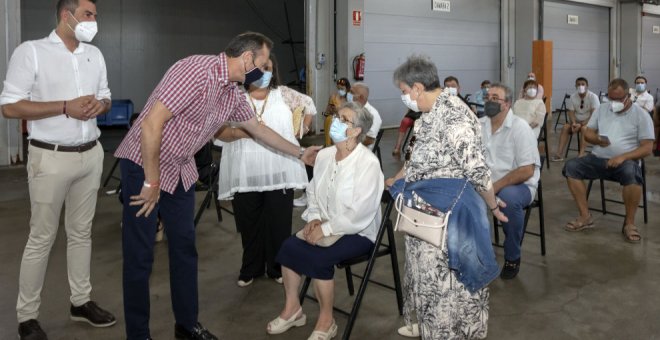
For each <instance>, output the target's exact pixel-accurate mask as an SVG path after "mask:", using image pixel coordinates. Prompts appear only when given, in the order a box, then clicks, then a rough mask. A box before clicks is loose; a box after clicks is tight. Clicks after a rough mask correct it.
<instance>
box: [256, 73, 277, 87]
mask: <svg viewBox="0 0 660 340" xmlns="http://www.w3.org/2000/svg"><path fill="white" fill-rule="evenodd" d="M272 78H273V72H270V71H266V72H264V75H263V76H261V78H259V79H258V80H255V81H254V82H253V83H252V85H254V86H256V87H258V88H261V89H265V88H267V87H268V85H270V80H271V79H272Z"/></svg>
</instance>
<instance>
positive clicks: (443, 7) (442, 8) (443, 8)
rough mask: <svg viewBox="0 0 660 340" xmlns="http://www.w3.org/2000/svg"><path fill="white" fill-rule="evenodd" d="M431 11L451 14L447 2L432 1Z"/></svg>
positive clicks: (449, 5) (445, 0)
mask: <svg viewBox="0 0 660 340" xmlns="http://www.w3.org/2000/svg"><path fill="white" fill-rule="evenodd" d="M432 4H433V5H432V9H433V10H434V11H439V12H451V2H450V1H449V0H433V2H432Z"/></svg>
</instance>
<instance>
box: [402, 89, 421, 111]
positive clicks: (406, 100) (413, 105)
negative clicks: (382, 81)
mask: <svg viewBox="0 0 660 340" xmlns="http://www.w3.org/2000/svg"><path fill="white" fill-rule="evenodd" d="M401 100H402V101H403V105H405V106H406V107H407V108H409V109H411V110H413V111H415V112H419V107H418V106H417V101H416V100H412V99H410V93H408V94H402V95H401Z"/></svg>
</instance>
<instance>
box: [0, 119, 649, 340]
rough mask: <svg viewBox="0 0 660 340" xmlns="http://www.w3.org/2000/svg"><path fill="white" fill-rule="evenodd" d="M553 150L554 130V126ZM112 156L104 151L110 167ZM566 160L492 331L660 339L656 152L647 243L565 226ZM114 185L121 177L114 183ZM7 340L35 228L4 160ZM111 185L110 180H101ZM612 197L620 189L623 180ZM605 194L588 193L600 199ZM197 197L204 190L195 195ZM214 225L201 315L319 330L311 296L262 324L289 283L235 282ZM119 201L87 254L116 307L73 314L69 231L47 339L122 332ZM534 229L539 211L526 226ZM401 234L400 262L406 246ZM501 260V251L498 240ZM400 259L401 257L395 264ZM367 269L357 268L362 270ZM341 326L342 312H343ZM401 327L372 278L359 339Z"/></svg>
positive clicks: (157, 308) (167, 328)
mask: <svg viewBox="0 0 660 340" xmlns="http://www.w3.org/2000/svg"><path fill="white" fill-rule="evenodd" d="M103 133H104V136H103V141H104V147H105V148H106V149H110V150H112V149H114V147H115V146H116V144H117V142H118V141H119V139H120V136H121V135H122V134H123V130H121V129H110V130H107V129H106V130H104V132H103ZM550 137H551V142H552V146H553V147H555V146H556V144H555V139H556V137H557V135H555V134H552V133H551V136H550ZM395 138H396V130H387V131H386V133H385V136H384V138H383V141H382V148H383V163H384V164H383V165H384V168H385V170H384V172H385V175H386V176H390V175H392V174H393V173H394V172H395V171H396V170H397V169H398V168H399V167H400V165H401V163H400V162H399V161H398V160H395V159H393V158H392V156H391V155H390V151H391V148H392V146H393V144H394V139H395ZM113 161H114V159H113V158H111V157H110V155H109V154H107V156H106V160H105V164H106V171H108V170H109V168H110V166H111V164H112V162H113ZM561 166H562V163H552V164H551V168H550V169H549V170H548V169H544V170H543V174H542V178H543V184H544V185H543V195H544V198H545V211H546V215H545V221H546V229H547V231H546V235H547V255H546V256H545V257H544V256H541V255H540V249H539V240H538V238H536V237H533V236H529V237H527V238H526V240H525V243H524V245H523V252H522V267H521V271H520V274H519V275H518V277H517V278H516V279H514V280H511V281H506V282H505V281H502V280H500V279H497V280H495V281H494V282H493V283H492V284H491V285H490V289H491V300H490V321H489V325H490V330H489V333H488V335H489V339H537V340H540V339H660V289H659V288H658V287H660V216H658V213H657V212H658V208H660V192H659V189H658V188H660V186H659V185H660V177H659V176H658V173H659V172H660V160H659V159H658V158H655V157H649V158H648V159H647V167H648V170H647V180H648V188H649V215H650V217H649V219H650V221H649V223H648V224H646V225H645V224H644V223H643V219H642V212H641V210H640V211H638V214H637V224H638V226H639V228H640V232H641V233H642V236H643V239H642V242H641V244H637V245H632V244H628V243H626V242H624V241H623V239H622V237H621V233H620V230H621V222H622V219H621V218H620V217H616V216H612V215H600V214H596V213H594V216H595V218H596V228H594V229H593V230H591V231H587V232H583V233H568V232H566V231H564V230H563V226H564V224H565V223H566V222H567V221H568V220H570V219H572V218H573V217H575V216H576V210H575V208H574V203H573V201H572V199H571V197H570V194H569V192H568V190H567V187H566V184H565V181H564V179H563V177H562V176H561ZM112 183H113V184H111V186H112V185H115V184H116V182H112ZM0 187H2V188H4V189H3V190H2V193H1V194H0V224H1V228H0V230H1V231H2V237H1V238H0V258H2V259H3V260H2V266H0V339H15V337H16V327H17V324H16V314H15V303H16V295H17V289H18V287H17V277H18V272H19V266H20V260H21V255H22V252H23V247H24V246H25V242H26V238H27V235H28V229H29V227H28V220H29V198H28V191H27V183H26V173H25V169H24V168H22V167H13V168H2V169H0ZM106 190H107V189H106ZM606 191H607V193H608V194H609V195H614V196H618V193H619V188H618V185H610V186H609V187H608V189H607V190H606ZM597 197H599V196H598V191H596V192H594V195H592V200H591V205H592V206H596V205H597V204H598V203H599V201H598V200H597V199H596V198H597ZM201 199H202V194H201V193H200V194H198V204H199V202H200V201H201ZM301 212H302V209H300V208H296V209H295V210H294V221H295V222H294V224H295V225H294V230H298V228H300V227H301V226H302V225H303V223H302V221H301V220H300V218H299V216H300V214H301ZM224 217H225V219H224V221H223V222H222V223H218V222H217V220H216V217H215V212H214V211H212V210H209V211H207V212H206V213H205V215H204V216H203V218H202V221H201V223H200V225H199V227H198V244H197V245H198V251H199V304H200V321H201V322H202V323H203V324H204V325H205V326H206V327H207V328H209V329H210V330H212V331H213V332H214V333H215V334H216V335H218V336H219V337H220V338H222V339H305V338H306V337H307V336H308V335H309V334H310V333H311V331H312V329H313V325H314V322H315V320H316V316H317V314H318V309H317V306H316V305H315V304H314V303H313V302H306V304H305V312H306V313H307V315H308V318H309V322H308V324H307V325H306V326H304V327H301V328H297V329H293V330H291V331H289V332H287V333H285V334H283V335H279V336H269V335H267V334H266V332H265V326H266V323H267V322H268V321H269V320H270V319H272V318H273V317H275V316H277V314H278V313H279V311H280V309H281V307H282V303H283V290H282V287H281V286H280V285H278V284H276V283H275V282H274V281H272V280H268V279H265V278H264V279H260V280H256V281H255V282H254V284H252V285H251V286H249V287H247V288H239V287H237V286H236V279H237V276H238V270H239V267H240V256H241V245H240V244H241V243H240V238H239V235H238V234H237V233H236V229H235V225H234V221H233V218H232V217H231V216H230V215H228V214H227V213H225V214H224ZM120 219H121V206H120V204H119V202H118V201H117V197H116V196H107V195H105V194H104V193H103V192H101V193H100V194H99V201H98V207H97V214H96V219H95V223H94V235H93V238H94V250H93V253H92V256H93V258H92V284H93V287H94V289H93V292H92V294H93V299H94V300H96V301H98V302H99V303H100V305H101V306H103V307H104V308H107V309H109V310H110V311H112V312H113V313H115V315H116V316H117V318H118V320H119V322H118V323H117V325H115V326H114V327H111V328H108V329H94V328H92V327H89V326H87V325H83V324H78V323H74V322H72V321H70V320H69V318H68V308H69V288H68V281H67V275H66V256H65V252H66V238H65V235H64V230H63V229H64V228H60V235H59V236H58V239H57V241H56V242H55V244H54V246H53V251H52V254H51V257H50V259H51V260H50V265H49V270H48V273H47V276H46V282H45V285H44V290H43V293H42V304H41V316H40V317H39V320H40V322H41V324H42V327H43V328H44V330H45V331H46V332H47V333H48V335H49V338H50V339H92V338H93V339H95V340H105V339H122V338H124V322H123V310H122V289H121V240H120V229H119V228H120V225H119V223H120ZM537 228H538V217H537V213H536V212H534V213H533V215H532V218H531V221H530V226H529V229H530V230H536V229H537ZM397 237H398V240H399V243H398V245H399V260H400V262H403V256H404V252H403V247H402V244H403V243H402V242H401V237H400V236H397ZM166 248H167V243H166V242H162V243H159V244H158V245H157V246H156V261H155V265H154V269H153V274H152V282H151V294H152V296H151V310H152V317H151V330H152V336H153V337H154V338H155V339H173V338H174V336H173V324H174V319H173V316H172V312H171V305H170V298H169V279H168V275H169V274H168V259H167V251H166ZM496 253H497V256H498V261H499V262H500V263H501V262H503V259H502V249H500V248H496ZM400 267H401V268H403V264H402V263H401V265H400ZM360 268H362V267H360ZM374 277H376V278H380V279H381V280H383V281H386V282H391V270H390V265H389V260H387V259H383V260H380V261H379V262H377V264H376V269H375V272H374ZM344 282H345V279H344V275H343V273H342V272H338V274H337V283H338V284H337V286H336V287H337V288H336V295H337V298H336V305H338V306H343V307H348V306H350V301H351V300H350V298H349V297H348V294H347V290H346V286H345V283H344ZM336 319H337V322H338V324H339V327H340V332H341V331H343V326H344V324H345V322H346V318H344V317H343V316H341V315H336ZM401 324H402V319H401V317H399V315H398V314H397V308H396V302H395V297H394V293H393V292H391V291H389V290H386V289H384V288H381V287H378V286H375V285H370V286H369V289H368V290H367V293H366V297H365V300H364V302H363V305H362V308H361V311H360V316H359V317H358V320H357V323H356V325H355V327H354V330H353V337H352V338H354V339H403V338H402V337H400V336H398V335H397V334H396V329H397V328H398V327H399V326H400V325H401Z"/></svg>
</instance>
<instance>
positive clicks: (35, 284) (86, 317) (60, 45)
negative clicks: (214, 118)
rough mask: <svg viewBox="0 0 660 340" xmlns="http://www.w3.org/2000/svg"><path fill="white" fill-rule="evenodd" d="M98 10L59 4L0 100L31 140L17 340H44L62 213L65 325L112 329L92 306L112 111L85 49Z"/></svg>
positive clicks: (93, 56)
mask: <svg viewBox="0 0 660 340" xmlns="http://www.w3.org/2000/svg"><path fill="white" fill-rule="evenodd" d="M95 3H96V1H95V0H60V1H58V2H57V6H56V9H57V27H56V28H55V30H53V31H52V32H51V33H50V35H49V36H48V37H47V38H44V39H40V40H33V41H27V42H24V43H22V44H21V45H19V46H18V47H17V48H16V50H15V51H14V53H13V55H12V57H11V60H10V62H9V67H8V70H7V79H6V80H5V82H4V85H5V86H4V89H3V91H2V96H1V98H0V105H2V114H3V115H4V116H5V117H6V118H14V119H23V120H26V121H27V128H28V132H29V135H28V140H29V146H28V154H29V157H28V164H27V169H28V184H29V189H30V211H31V216H30V235H29V237H28V241H27V244H26V246H25V251H24V252H23V258H22V260H21V271H20V274H19V278H18V282H19V284H18V286H19V288H18V301H17V302H16V312H17V318H18V323H19V325H18V333H19V336H20V338H21V339H30V340H39V339H46V338H47V337H46V333H45V332H44V331H43V330H42V329H41V327H40V325H39V322H38V321H37V318H38V316H39V306H40V303H41V291H42V288H43V284H44V278H45V276H46V269H47V267H48V258H49V254H50V251H51V248H52V246H53V242H54V241H55V237H56V236H57V230H58V228H59V224H60V213H61V210H62V206H63V205H64V208H65V211H64V213H65V218H64V227H65V229H66V237H67V269H68V278H69V286H70V289H71V296H70V298H69V300H70V301H71V307H70V313H71V314H70V317H71V319H72V320H74V321H82V322H87V323H89V324H91V325H92V326H95V327H108V326H112V325H114V324H115V323H116V320H115V317H114V316H113V315H112V314H110V313H109V312H107V311H105V310H103V309H101V308H100V307H99V306H98V305H97V304H96V303H95V302H94V301H92V300H91V291H92V285H91V282H90V263H91V253H92V237H91V236H92V221H93V220H94V214H95V212H96V198H97V194H98V193H97V191H98V189H99V186H100V181H101V173H102V172H103V148H102V147H101V145H100V144H99V143H98V138H99V136H100V135H101V131H100V130H99V129H98V128H97V126H96V117H97V116H98V115H100V114H104V113H106V112H108V111H109V110H110V107H111V103H110V89H109V88H108V79H107V73H106V67H105V60H104V58H103V54H101V51H100V50H99V49H98V48H96V47H95V46H94V45H91V44H87V43H88V42H90V41H91V40H92V39H93V38H94V35H95V34H96V32H97V25H96V4H95ZM89 336H90V337H92V336H93V335H92V334H91V333H90V334H89Z"/></svg>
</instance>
